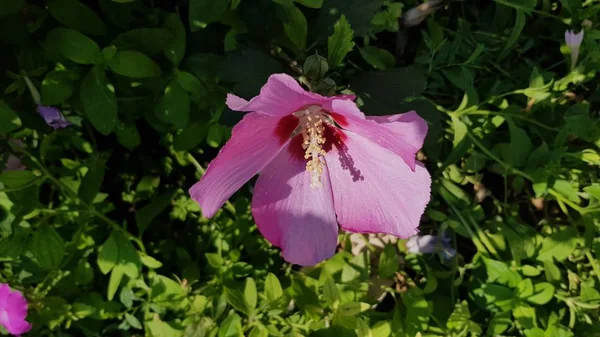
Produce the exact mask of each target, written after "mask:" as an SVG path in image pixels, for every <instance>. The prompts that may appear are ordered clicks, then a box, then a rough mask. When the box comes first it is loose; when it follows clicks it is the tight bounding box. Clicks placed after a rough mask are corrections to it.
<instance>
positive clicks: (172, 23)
mask: <svg viewBox="0 0 600 337" xmlns="http://www.w3.org/2000/svg"><path fill="white" fill-rule="evenodd" d="M165 28H166V29H167V30H168V31H169V32H171V35H173V39H172V40H171V42H170V43H169V45H168V46H167V48H165V56H166V57H167V58H168V59H169V60H170V61H171V63H173V65H174V66H175V67H178V66H179V64H180V63H181V60H183V56H184V55H185V47H186V36H185V26H184V25H183V22H181V18H179V15H177V14H170V15H169V16H167V18H166V19H165Z"/></svg>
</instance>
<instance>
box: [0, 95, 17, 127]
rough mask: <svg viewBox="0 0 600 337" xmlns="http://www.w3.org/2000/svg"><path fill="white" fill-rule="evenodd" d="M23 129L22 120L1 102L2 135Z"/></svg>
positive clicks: (0, 123)
mask: <svg viewBox="0 0 600 337" xmlns="http://www.w3.org/2000/svg"><path fill="white" fill-rule="evenodd" d="M20 127H21V120H20V119H19V117H17V114H16V113H15V112H14V111H13V110H12V109H11V108H10V107H9V106H8V104H6V103H4V101H0V134H3V133H9V132H11V131H14V130H16V129H18V128H20Z"/></svg>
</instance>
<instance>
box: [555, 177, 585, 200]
mask: <svg viewBox="0 0 600 337" xmlns="http://www.w3.org/2000/svg"><path fill="white" fill-rule="evenodd" d="M552 188H553V189H554V190H556V192H558V193H560V194H561V195H562V196H564V197H565V198H567V200H569V201H572V202H574V203H579V201H580V200H579V195H578V194H577V190H576V189H575V188H574V187H573V186H572V185H571V184H570V183H569V182H568V181H566V180H562V179H561V180H556V181H555V182H554V184H553V185H552Z"/></svg>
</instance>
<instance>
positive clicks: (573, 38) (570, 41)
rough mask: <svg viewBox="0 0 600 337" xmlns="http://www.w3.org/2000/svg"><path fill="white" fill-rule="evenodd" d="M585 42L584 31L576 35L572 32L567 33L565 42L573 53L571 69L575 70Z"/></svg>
mask: <svg viewBox="0 0 600 337" xmlns="http://www.w3.org/2000/svg"><path fill="white" fill-rule="evenodd" d="M582 41H583V30H582V31H580V32H579V33H577V34H575V32H574V31H572V30H566V31H565V42H566V43H567V47H569V50H570V51H571V69H573V68H575V65H576V64H577V59H578V58H579V49H580V47H581V42H582Z"/></svg>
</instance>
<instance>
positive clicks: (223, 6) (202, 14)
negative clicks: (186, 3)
mask: <svg viewBox="0 0 600 337" xmlns="http://www.w3.org/2000/svg"><path fill="white" fill-rule="evenodd" d="M228 7H229V0H222V1H213V0H190V16H189V22H190V30H191V31H192V32H194V31H197V30H198V29H201V28H204V27H206V26H207V25H208V24H209V23H211V22H214V21H217V20H219V19H220V18H221V16H222V15H223V14H224V13H225V11H226V10H227V8H228Z"/></svg>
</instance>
